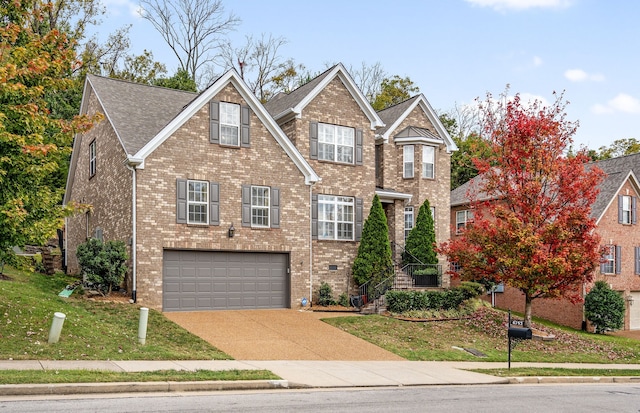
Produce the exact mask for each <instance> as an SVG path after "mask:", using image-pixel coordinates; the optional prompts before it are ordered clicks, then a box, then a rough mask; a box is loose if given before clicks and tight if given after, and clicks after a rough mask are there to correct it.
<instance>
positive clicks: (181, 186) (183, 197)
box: [176, 178, 187, 224]
mask: <svg viewBox="0 0 640 413" xmlns="http://www.w3.org/2000/svg"><path fill="white" fill-rule="evenodd" d="M176 223H178V224H186V223H187V180H186V179H179V178H178V179H177V180H176Z"/></svg>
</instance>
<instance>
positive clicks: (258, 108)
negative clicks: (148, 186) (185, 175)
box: [133, 69, 320, 185]
mask: <svg viewBox="0 0 640 413" xmlns="http://www.w3.org/2000/svg"><path fill="white" fill-rule="evenodd" d="M228 84H231V85H233V86H234V87H235V88H236V90H237V91H238V93H239V94H240V96H241V97H242V98H243V99H244V100H245V101H246V102H247V103H248V105H249V106H250V107H251V109H253V112H254V114H255V115H256V116H257V117H258V119H260V121H261V122H262V123H263V124H264V126H265V127H266V128H267V130H268V131H269V132H270V133H271V134H272V135H273V136H274V138H275V139H276V142H278V144H280V146H281V147H282V149H284V151H285V153H286V154H287V155H288V156H289V158H291V160H292V161H293V163H294V164H295V165H296V167H297V168H298V169H299V170H300V172H302V174H303V175H304V177H305V184H307V185H310V184H311V183H313V182H318V181H320V177H319V176H318V174H316V172H315V171H314V170H313V168H312V167H311V165H309V163H308V162H307V161H306V160H305V159H304V157H303V156H302V154H301V153H300V152H299V151H298V149H297V148H296V147H295V146H294V145H293V143H291V141H290V140H289V138H288V137H287V135H285V133H284V132H283V131H282V129H280V126H278V124H277V123H276V122H275V120H274V119H273V118H272V117H271V115H269V113H267V111H266V110H265V109H264V106H262V104H261V103H260V101H258V98H256V96H255V95H254V94H253V93H251V91H250V90H249V87H248V86H247V84H246V83H245V82H244V81H243V80H242V79H241V78H240V76H239V75H238V73H237V72H236V71H235V70H233V69H232V70H229V71H227V72H226V73H225V74H224V75H222V76H221V77H220V78H219V79H218V80H217V81H215V82H214V83H213V84H212V85H211V86H209V87H208V88H207V89H206V90H205V91H204V92H202V93H201V94H200V95H198V97H196V98H195V99H194V100H193V101H192V102H191V103H190V104H189V105H188V106H187V107H185V109H184V110H183V111H182V112H180V113H179V114H178V115H177V116H176V117H175V118H173V120H172V121H171V122H169V123H168V124H167V125H166V126H165V127H164V128H162V130H161V131H160V132H158V134H157V135H156V136H155V137H154V138H153V139H151V140H150V141H149V142H147V144H146V145H145V146H143V147H142V148H141V149H140V150H139V151H138V152H137V153H135V154H134V156H133V157H134V158H140V159H143V160H144V159H146V157H147V156H149V155H150V154H151V153H153V151H155V150H156V149H157V148H158V147H159V146H160V145H161V144H162V143H163V142H164V141H166V140H167V139H168V138H169V137H170V136H171V135H173V134H174V133H175V132H176V131H177V130H178V129H179V128H180V127H181V126H182V125H183V124H184V123H185V122H187V121H188V120H189V119H191V118H192V117H193V116H194V115H195V114H196V113H197V112H198V111H199V110H200V109H202V107H203V106H204V105H206V104H208V103H209V101H210V100H211V99H212V98H213V97H214V96H215V95H217V94H218V93H219V92H220V91H222V89H223V88H224V87H225V86H227V85H228ZM143 167H144V164H142V165H141V166H140V169H142V168H143Z"/></svg>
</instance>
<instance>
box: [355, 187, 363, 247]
mask: <svg viewBox="0 0 640 413" xmlns="http://www.w3.org/2000/svg"><path fill="white" fill-rule="evenodd" d="M362 206H363V205H362V198H356V231H355V239H356V241H360V239H361V238H362V222H363V221H364V219H363V208H362Z"/></svg>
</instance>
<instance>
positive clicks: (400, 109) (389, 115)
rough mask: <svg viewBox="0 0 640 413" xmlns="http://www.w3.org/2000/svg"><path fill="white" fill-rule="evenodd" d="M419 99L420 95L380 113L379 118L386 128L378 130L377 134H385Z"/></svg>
mask: <svg viewBox="0 0 640 413" xmlns="http://www.w3.org/2000/svg"><path fill="white" fill-rule="evenodd" d="M419 97H420V95H416V96H414V97H412V98H409V99H407V100H405V101H404V102H400V103H398V104H397V105H393V106H391V107H388V108H386V109H383V110H381V111H380V112H378V116H380V119H382V121H383V122H384V124H385V126H383V127H382V128H380V129H378V130H377V131H376V133H377V134H379V135H382V134H384V133H385V132H386V131H387V130H388V129H389V128H390V127H391V126H392V125H393V124H394V122H395V121H396V120H397V119H398V118H399V117H400V116H402V115H404V113H405V112H406V111H407V109H408V108H409V106H411V105H412V104H413V102H414V101H415V100H416V99H418V98H419Z"/></svg>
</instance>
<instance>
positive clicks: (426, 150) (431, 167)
mask: <svg viewBox="0 0 640 413" xmlns="http://www.w3.org/2000/svg"><path fill="white" fill-rule="evenodd" d="M435 155H436V153H435V148H434V147H433V146H428V145H424V146H423V147H422V177H423V178H429V179H433V178H434V177H435V172H434V171H435Z"/></svg>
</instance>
